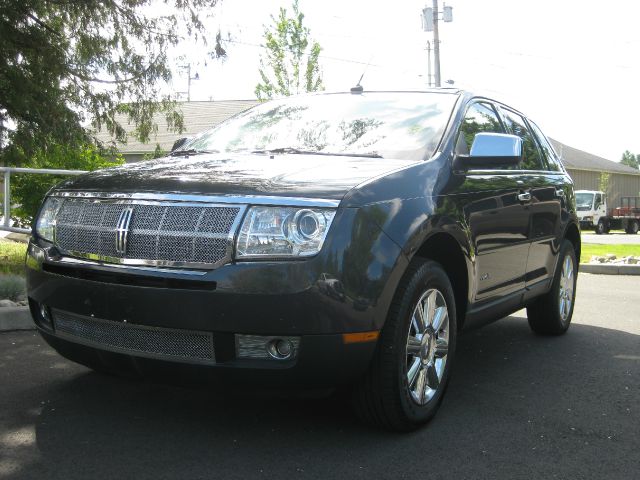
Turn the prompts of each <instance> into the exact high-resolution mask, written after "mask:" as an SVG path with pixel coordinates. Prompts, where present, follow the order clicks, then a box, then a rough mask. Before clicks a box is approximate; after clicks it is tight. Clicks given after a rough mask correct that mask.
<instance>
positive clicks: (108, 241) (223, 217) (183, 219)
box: [55, 198, 241, 265]
mask: <svg viewBox="0 0 640 480" xmlns="http://www.w3.org/2000/svg"><path fill="white" fill-rule="evenodd" d="M127 208H132V209H133V213H132V215H131V222H130V224H129V233H128V237H127V246H126V250H125V251H124V252H119V251H118V250H117V248H116V229H117V227H118V221H119V219H120V215H121V214H122V212H123V210H125V209H127ZM240 212H241V207H240V206H233V205H229V206H219V205H216V206H211V205H189V206H182V205H176V204H168V205H167V204H162V203H136V202H123V203H114V202H106V201H88V200H85V199H72V198H68V199H65V200H64V203H63V204H62V207H61V208H60V210H59V212H58V215H57V217H56V238H55V243H56V245H57V246H58V247H60V248H61V249H62V250H63V251H65V252H69V253H72V254H75V255H79V256H86V257H89V258H95V257H98V258H99V259H102V260H104V261H110V260H112V261H117V260H125V262H122V263H127V262H126V260H135V261H138V260H139V261H147V262H149V263H152V264H153V263H157V264H168V263H176V264H196V265H197V264H203V265H217V264H220V263H221V262H222V263H223V262H224V260H225V259H228V257H229V256H230V251H231V245H230V241H229V237H230V234H231V232H232V230H233V228H234V224H235V222H236V220H237V219H238V216H239V214H240Z"/></svg>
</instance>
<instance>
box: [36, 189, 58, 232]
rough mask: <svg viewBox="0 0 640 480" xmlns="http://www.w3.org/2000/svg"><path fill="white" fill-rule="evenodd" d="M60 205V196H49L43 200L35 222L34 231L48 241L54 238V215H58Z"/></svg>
mask: <svg viewBox="0 0 640 480" xmlns="http://www.w3.org/2000/svg"><path fill="white" fill-rule="evenodd" d="M61 206H62V200H61V199H60V198H55V197H49V198H47V199H46V200H45V201H44V205H43V206H42V209H41V210H40V216H39V217H38V221H37V222H36V233H37V234H38V235H39V236H40V237H42V238H44V239H45V240H48V241H49V242H53V240H54V232H55V228H56V215H58V210H60V207H61Z"/></svg>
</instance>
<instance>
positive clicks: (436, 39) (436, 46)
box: [433, 0, 441, 87]
mask: <svg viewBox="0 0 640 480" xmlns="http://www.w3.org/2000/svg"><path fill="white" fill-rule="evenodd" d="M433 70H434V74H435V83H436V87H440V86H441V85H440V34H439V32H438V0H433Z"/></svg>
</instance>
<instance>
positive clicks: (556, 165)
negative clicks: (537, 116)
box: [529, 121, 562, 172]
mask: <svg viewBox="0 0 640 480" xmlns="http://www.w3.org/2000/svg"><path fill="white" fill-rule="evenodd" d="M529 124H530V125H531V129H532V130H533V133H534V134H535V135H536V137H537V138H538V142H539V143H540V147H541V148H542V154H543V155H544V159H545V160H546V161H547V166H548V168H549V170H552V171H554V172H561V171H562V166H561V164H560V160H558V155H556V152H555V150H554V149H553V147H552V146H551V143H550V142H549V140H548V139H547V137H545V135H544V133H542V130H540V127H538V126H537V125H536V124H535V123H533V122H531V121H530V122H529Z"/></svg>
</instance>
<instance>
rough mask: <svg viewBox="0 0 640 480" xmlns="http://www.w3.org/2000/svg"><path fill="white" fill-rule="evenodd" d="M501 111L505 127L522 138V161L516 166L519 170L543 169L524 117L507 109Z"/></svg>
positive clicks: (538, 151) (536, 146)
mask: <svg viewBox="0 0 640 480" xmlns="http://www.w3.org/2000/svg"><path fill="white" fill-rule="evenodd" d="M503 113H504V118H505V121H506V123H507V128H508V129H509V130H511V133H512V134H514V135H517V136H519V137H520V138H521V139H522V162H521V163H520V165H519V166H518V168H519V169H521V170H544V166H543V163H542V158H541V156H540V150H539V149H538V145H537V144H536V141H535V140H534V138H533V134H532V133H531V130H529V128H528V127H527V124H526V123H525V121H524V119H523V118H522V117H521V116H520V115H518V114H517V113H514V112H511V111H509V110H503Z"/></svg>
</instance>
